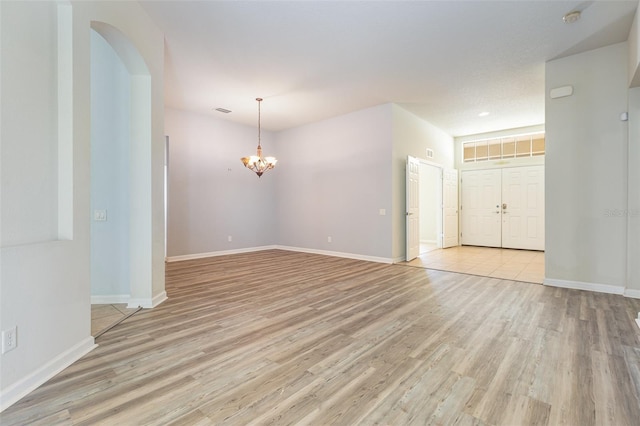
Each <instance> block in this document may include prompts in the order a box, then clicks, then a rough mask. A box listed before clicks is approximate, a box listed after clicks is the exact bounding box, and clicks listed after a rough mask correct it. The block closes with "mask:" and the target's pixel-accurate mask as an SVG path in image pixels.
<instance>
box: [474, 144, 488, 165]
mask: <svg viewBox="0 0 640 426" xmlns="http://www.w3.org/2000/svg"><path fill="white" fill-rule="evenodd" d="M488 153H489V150H488V148H487V142H486V141H484V142H477V143H476V160H477V161H480V160H486V159H487V156H488Z"/></svg>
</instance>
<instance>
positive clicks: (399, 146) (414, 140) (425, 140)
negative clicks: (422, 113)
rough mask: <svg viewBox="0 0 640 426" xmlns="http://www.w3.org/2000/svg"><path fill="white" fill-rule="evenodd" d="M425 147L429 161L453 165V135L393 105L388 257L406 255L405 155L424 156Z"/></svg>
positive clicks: (447, 165) (450, 166)
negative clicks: (428, 152)
mask: <svg viewBox="0 0 640 426" xmlns="http://www.w3.org/2000/svg"><path fill="white" fill-rule="evenodd" d="M427 148H430V149H433V154H434V155H433V158H432V159H430V161H432V162H434V163H436V164H439V165H441V166H443V167H444V168H449V169H452V168H453V163H454V162H453V152H454V147H453V137H451V136H450V135H449V134H447V133H445V132H444V131H442V130H440V129H439V128H437V127H435V126H433V125H432V124H431V123H428V122H426V121H424V120H422V119H420V118H418V117H416V116H415V115H413V114H411V113H410V112H408V111H406V110H404V109H402V108H401V107H399V106H397V105H393V153H392V168H393V171H392V185H393V194H392V202H393V209H392V211H393V222H392V226H393V230H392V235H393V236H392V239H393V241H392V257H393V259H394V260H395V261H402V260H404V259H405V257H406V240H407V235H406V216H405V212H406V191H405V186H406V164H407V156H408V155H411V156H412V157H417V158H425V157H426V150H427Z"/></svg>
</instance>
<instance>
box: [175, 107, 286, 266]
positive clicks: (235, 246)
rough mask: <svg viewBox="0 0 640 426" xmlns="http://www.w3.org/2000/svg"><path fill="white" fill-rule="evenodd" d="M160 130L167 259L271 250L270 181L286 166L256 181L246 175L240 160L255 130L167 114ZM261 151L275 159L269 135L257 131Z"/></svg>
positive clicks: (249, 150)
mask: <svg viewBox="0 0 640 426" xmlns="http://www.w3.org/2000/svg"><path fill="white" fill-rule="evenodd" d="M165 130H166V134H167V135H168V136H169V157H168V158H169V163H168V167H169V180H168V203H167V205H168V208H167V256H169V257H174V256H186V255H198V254H206V253H212V252H219V251H227V250H231V251H233V250H239V249H248V248H255V247H262V246H265V245H272V244H275V242H276V235H277V234H276V227H275V226H274V224H275V223H276V217H275V206H276V199H275V198H276V197H275V180H276V178H277V174H278V173H281V170H282V168H286V162H285V163H284V164H285V166H284V167H282V168H280V166H278V167H277V168H276V169H274V170H271V171H268V172H266V174H264V175H263V176H262V177H261V178H258V177H257V175H256V174H255V173H253V172H251V171H249V170H247V169H245V167H244V166H243V165H242V163H241V161H240V158H241V157H244V156H246V155H253V154H255V150H256V146H257V144H258V135H257V130H256V128H254V127H251V126H242V125H238V124H234V123H231V122H228V121H225V120H219V119H216V118H213V117H211V116H205V115H200V114H196V113H191V112H186V111H180V110H174V109H171V108H166V109H165ZM262 146H263V149H264V154H265V155H273V156H275V157H276V158H278V157H279V152H278V151H276V148H277V146H276V144H275V143H274V137H273V134H272V133H271V132H267V131H264V130H263V131H262ZM229 236H231V238H232V241H231V242H229V241H228V237H229Z"/></svg>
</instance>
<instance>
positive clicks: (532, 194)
mask: <svg viewBox="0 0 640 426" xmlns="http://www.w3.org/2000/svg"><path fill="white" fill-rule="evenodd" d="M501 210H502V247H504V248H517V249H527V250H544V166H531V167H514V168H507V169H502V205H501Z"/></svg>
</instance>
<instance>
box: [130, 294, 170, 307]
mask: <svg viewBox="0 0 640 426" xmlns="http://www.w3.org/2000/svg"><path fill="white" fill-rule="evenodd" d="M165 300H167V292H166V291H163V292H162V293H160V294H158V295H156V296H154V297H153V298H151V299H129V304H128V305H127V308H144V309H150V308H155V307H156V306H158V305H159V304H161V303H162V302H164V301H165Z"/></svg>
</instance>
